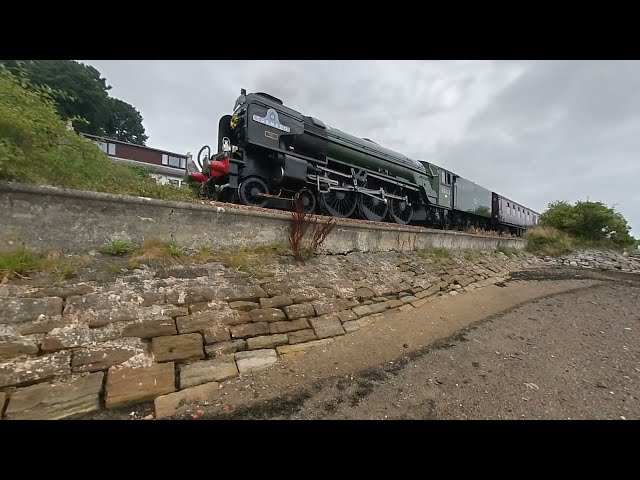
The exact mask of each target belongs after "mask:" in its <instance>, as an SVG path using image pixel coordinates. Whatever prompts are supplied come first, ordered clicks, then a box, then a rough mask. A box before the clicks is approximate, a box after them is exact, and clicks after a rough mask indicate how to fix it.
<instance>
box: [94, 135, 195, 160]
mask: <svg viewBox="0 0 640 480" xmlns="http://www.w3.org/2000/svg"><path fill="white" fill-rule="evenodd" d="M81 135H82V136H84V137H88V138H95V139H96V140H102V141H103V142H111V143H120V144H122V145H131V146H132V147H138V148H144V149H146V150H154V151H156V152H160V153H166V154H168V155H172V156H174V157H183V158H187V155H186V154H185V153H175V152H170V151H169V150H162V149H160V148H154V147H148V146H146V145H138V144H135V143H130V142H124V141H122V140H117V139H115V138H109V137H101V136H99V135H91V134H88V133H81Z"/></svg>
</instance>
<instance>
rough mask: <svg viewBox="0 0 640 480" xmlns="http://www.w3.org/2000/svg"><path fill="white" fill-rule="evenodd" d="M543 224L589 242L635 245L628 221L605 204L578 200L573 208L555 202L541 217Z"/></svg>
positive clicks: (563, 202)
mask: <svg viewBox="0 0 640 480" xmlns="http://www.w3.org/2000/svg"><path fill="white" fill-rule="evenodd" d="M540 222H541V223H542V225H545V226H550V227H554V228H557V229H558V230H561V231H564V232H566V233H569V234H570V235H573V236H574V237H576V238H577V239H580V240H584V241H588V242H605V243H606V242H611V243H612V244H616V245H619V246H631V245H633V244H634V243H635V242H636V240H635V239H634V238H633V237H632V236H631V234H630V230H631V229H630V227H629V225H628V223H627V221H626V219H625V218H624V217H623V216H622V215H621V214H620V213H619V212H616V211H615V210H614V209H613V208H611V207H608V206H607V205H605V204H604V203H602V202H591V201H578V202H576V203H575V204H574V205H571V204H569V203H568V202H565V201H556V202H552V203H550V204H549V207H548V209H547V210H546V211H545V212H544V213H543V214H542V215H540Z"/></svg>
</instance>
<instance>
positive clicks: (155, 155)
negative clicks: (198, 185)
mask: <svg viewBox="0 0 640 480" xmlns="http://www.w3.org/2000/svg"><path fill="white" fill-rule="evenodd" d="M82 135H83V136H84V137H86V138H88V139H89V140H91V141H92V142H93V143H95V144H96V145H98V147H100V149H101V150H102V151H103V152H104V153H106V154H107V155H109V156H110V157H111V158H112V159H113V160H115V161H117V162H121V163H125V164H129V165H138V166H142V167H144V168H146V169H147V170H148V171H149V175H151V177H153V178H155V179H156V180H157V181H158V183H160V184H167V183H168V184H171V185H174V186H176V187H180V186H181V185H182V182H183V181H184V179H185V176H186V174H187V162H188V161H189V158H190V154H189V153H187V154H186V155H185V154H180V153H174V152H168V151H166V150H160V149H157V148H152V147H144V146H142V145H134V144H133V143H127V142H122V141H120V140H115V139H112V138H105V137H98V136H95V135H89V134H86V133H83V134H82Z"/></svg>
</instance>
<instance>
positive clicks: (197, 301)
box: [0, 252, 539, 419]
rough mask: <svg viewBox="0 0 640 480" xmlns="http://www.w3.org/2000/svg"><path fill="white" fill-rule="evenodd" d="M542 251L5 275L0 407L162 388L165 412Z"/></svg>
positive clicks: (83, 405) (128, 401)
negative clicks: (31, 282)
mask: <svg viewBox="0 0 640 480" xmlns="http://www.w3.org/2000/svg"><path fill="white" fill-rule="evenodd" d="M536 262H539V260H538V259H536V258H535V257H533V256H530V255H526V254H523V255H521V256H518V257H513V258H508V257H506V256H505V255H503V254H495V253H488V254H484V255H480V256H479V257H478V258H477V259H476V260H475V261H468V260H465V259H464V258H463V257H462V255H459V254H456V256H455V257H454V258H453V259H451V260H447V261H445V262H437V261H435V260H433V259H425V258H422V257H421V256H419V255H418V254H415V253H414V254H404V253H393V252H387V253H377V254H358V253H354V254H349V255H344V256H342V255H340V256H318V257H315V258H313V259H312V260H311V261H309V262H308V263H307V264H305V265H301V264H297V263H295V262H294V261H293V260H292V259H291V258H290V257H283V258H280V259H278V260H277V261H275V262H274V263H273V265H269V266H268V267H269V268H268V269H267V270H269V271H270V273H269V276H268V277H265V276H263V277H261V278H256V277H252V276H250V275H249V274H247V273H243V272H239V271H235V270H232V269H228V268H226V267H224V266H223V265H222V264H220V263H210V264H206V265H200V266H197V267H179V268H178V267H176V268H163V267H159V268H152V267H149V266H146V265H143V266H142V267H141V268H140V269H138V270H135V271H133V273H131V274H128V275H124V276H121V277H119V278H118V279H117V280H116V281H113V282H107V283H105V282H100V281H97V280H94V281H92V280H88V281H84V282H80V283H77V282H76V283H74V282H69V281H67V282H65V283H64V284H62V285H58V286H54V287H40V288H35V287H29V286H18V285H12V284H9V285H4V286H0V410H2V417H3V418H6V419H61V418H70V417H76V416H78V415H82V414H87V413H89V412H94V411H96V410H99V409H103V408H106V409H116V408H121V407H128V406H131V405H134V404H137V403H142V402H150V401H154V402H155V407H156V415H157V416H158V418H161V417H163V416H167V415H171V414H172V413H174V412H175V411H176V409H178V408H179V406H180V405H182V404H183V403H184V402H189V401H194V400H196V401H197V400H199V399H202V398H205V397H206V396H207V392H211V391H212V390H213V389H216V388H218V385H219V383H220V382H224V381H225V380H228V379H230V378H233V377H235V376H238V375H245V374H250V372H252V371H254V370H257V369H263V368H267V367H269V366H270V365H273V364H274V363H276V362H278V361H279V360H280V359H282V358H286V357H287V356H290V355H295V354H297V353H299V352H301V351H304V350H305V349H306V348H310V347H313V346H316V345H322V344H324V343H326V342H327V341H330V339H331V337H335V336H341V335H345V334H348V333H349V332H353V331H355V330H357V329H359V328H361V327H362V326H364V325H366V324H367V323H369V322H371V321H373V320H376V319H380V318H382V319H383V317H382V316H383V315H384V314H386V313H387V312H392V311H404V310H409V309H413V308H419V307H421V306H422V305H423V304H425V303H426V302H428V301H430V300H431V299H433V298H434V297H436V296H439V295H456V294H458V293H461V292H464V291H469V290H473V289H476V288H480V287H483V286H487V285H490V284H493V283H496V282H500V281H502V280H504V279H506V278H507V277H508V276H509V274H510V272H512V271H514V270H518V269H521V268H523V267H527V266H529V265H531V264H533V263H536ZM262 270H263V271H264V270H265V269H264V268H263V269H262Z"/></svg>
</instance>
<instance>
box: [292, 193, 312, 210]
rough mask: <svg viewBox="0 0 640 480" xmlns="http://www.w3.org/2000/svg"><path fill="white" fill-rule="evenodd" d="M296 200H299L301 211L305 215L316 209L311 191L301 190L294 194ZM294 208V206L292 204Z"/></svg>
mask: <svg viewBox="0 0 640 480" xmlns="http://www.w3.org/2000/svg"><path fill="white" fill-rule="evenodd" d="M295 198H296V199H298V198H299V199H300V202H301V204H302V209H303V210H304V212H305V213H313V212H314V211H315V209H316V205H317V201H316V196H315V195H314V194H313V192H312V191H311V190H308V189H306V188H303V189H302V190H299V191H298V193H296V197H295ZM294 208H295V204H294Z"/></svg>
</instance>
